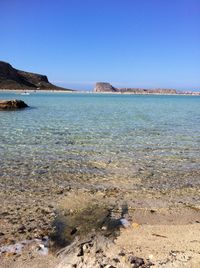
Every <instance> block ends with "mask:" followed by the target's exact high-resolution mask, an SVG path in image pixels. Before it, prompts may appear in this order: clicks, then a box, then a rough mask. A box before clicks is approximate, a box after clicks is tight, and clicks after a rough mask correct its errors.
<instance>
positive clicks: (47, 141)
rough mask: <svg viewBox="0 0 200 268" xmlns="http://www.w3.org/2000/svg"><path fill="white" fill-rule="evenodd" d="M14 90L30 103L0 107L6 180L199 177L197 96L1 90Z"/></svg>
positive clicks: (163, 183) (177, 183) (0, 161)
mask: <svg viewBox="0 0 200 268" xmlns="http://www.w3.org/2000/svg"><path fill="white" fill-rule="evenodd" d="M13 98H15V99H22V100H24V101H25V102H26V103H27V104H28V105H29V106H31V108H29V109H25V110H22V111H1V112H0V176H1V178H2V179H3V180H8V179H9V178H12V179H15V180H30V179H36V180H42V179H44V180H45V179H56V180H58V181H60V183H64V182H67V181H69V180H73V179H74V180H79V181H80V182H81V181H85V180H87V179H95V181H96V182H97V183H98V184H99V185H100V184H101V181H102V179H105V178H106V179H109V180H110V181H112V180H114V179H115V180H116V181H117V180H120V181H121V182H122V183H123V180H124V181H125V180H126V179H128V180H129V181H130V182H131V181H132V182H133V185H132V184H131V183H130V185H132V186H131V187H133V188H142V187H143V188H152V187H153V188H155V189H163V188H181V187H185V186H188V185H190V186H197V185H199V184H200V168H199V164H200V97H196V96H153V95H148V96H144V95H141V96H140V95H112V94H106V95H98V94H66V93H32V94H30V95H29V96H23V95H19V94H17V93H2V92H1V93H0V99H13ZM138 182H139V183H138Z"/></svg>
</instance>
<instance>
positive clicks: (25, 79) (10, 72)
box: [0, 61, 69, 90]
mask: <svg viewBox="0 0 200 268" xmlns="http://www.w3.org/2000/svg"><path fill="white" fill-rule="evenodd" d="M0 89H22V90H25V89H32V90H36V89H37V90H40V89H43V90H45V89H46V90H48V89H50V90H69V89H65V88H61V87H57V86H55V85H53V84H51V83H50V82H49V81H48V78H47V76H46V75H41V74H36V73H29V72H25V71H21V70H17V69H15V68H13V67H12V66H11V65H10V64H9V63H7V62H4V61H0Z"/></svg>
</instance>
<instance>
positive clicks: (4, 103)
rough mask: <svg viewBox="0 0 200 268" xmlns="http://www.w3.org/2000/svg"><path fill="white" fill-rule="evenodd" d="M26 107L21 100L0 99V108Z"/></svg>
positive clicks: (14, 108)
mask: <svg viewBox="0 0 200 268" xmlns="http://www.w3.org/2000/svg"><path fill="white" fill-rule="evenodd" d="M26 107H28V105H27V104H26V103H25V102H24V101H22V100H0V110H16V109H23V108H26Z"/></svg>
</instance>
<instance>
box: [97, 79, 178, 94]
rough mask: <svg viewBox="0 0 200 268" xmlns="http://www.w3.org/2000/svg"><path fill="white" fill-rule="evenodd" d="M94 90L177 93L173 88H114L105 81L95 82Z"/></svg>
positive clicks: (133, 92) (104, 91)
mask: <svg viewBox="0 0 200 268" xmlns="http://www.w3.org/2000/svg"><path fill="white" fill-rule="evenodd" d="M94 92H103V93H106V92H111V93H132V94H178V92H177V91H176V90H175V89H162V88H155V89H144V88H115V87H113V86H112V85H111V84H109V83H106V82H97V83H96V85H95V88H94Z"/></svg>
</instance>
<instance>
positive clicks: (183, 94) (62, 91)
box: [0, 89, 200, 96]
mask: <svg viewBox="0 0 200 268" xmlns="http://www.w3.org/2000/svg"><path fill="white" fill-rule="evenodd" d="M1 92H8V93H9V92H10V93H17V94H20V93H24V92H27V93H40V92H41V93H48V92H49V93H70V94H71V93H75V94H97V95H98V94H101V95H108V94H113V95H158V96H162V95H163V96H200V92H190V93H184V92H183V93H181V92H180V93H155V92H153V93H141V92H138V93H135V92H123V93H122V92H94V91H84V90H82V91H81V90H73V91H70V90H69V91H68V90H66V91H65V90H53V89H40V90H34V89H24V90H22V89H0V93H1Z"/></svg>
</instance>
